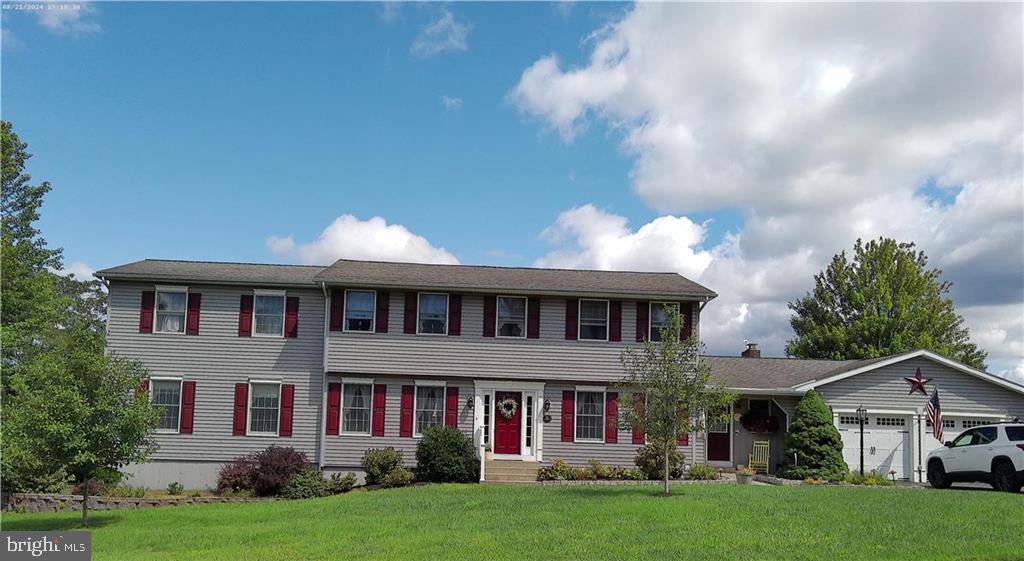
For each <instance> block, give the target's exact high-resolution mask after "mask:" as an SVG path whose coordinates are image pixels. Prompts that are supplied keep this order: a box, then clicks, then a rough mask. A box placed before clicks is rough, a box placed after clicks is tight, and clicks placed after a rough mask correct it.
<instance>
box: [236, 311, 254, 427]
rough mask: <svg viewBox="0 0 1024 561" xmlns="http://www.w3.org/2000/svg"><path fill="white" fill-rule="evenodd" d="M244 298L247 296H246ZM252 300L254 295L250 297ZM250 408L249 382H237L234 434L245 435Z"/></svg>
mask: <svg viewBox="0 0 1024 561" xmlns="http://www.w3.org/2000/svg"><path fill="white" fill-rule="evenodd" d="M242 298H245V297H244V296H243V297H242ZM249 299H250V301H251V300H252V296H250V297H249ZM248 408H249V384H235V416H234V425H233V426H232V429H231V434H232V435H233V436H245V415H246V410H247V409H248Z"/></svg>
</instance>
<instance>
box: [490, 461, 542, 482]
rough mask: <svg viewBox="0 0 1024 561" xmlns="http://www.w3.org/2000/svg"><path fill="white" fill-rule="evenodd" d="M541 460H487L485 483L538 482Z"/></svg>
mask: <svg viewBox="0 0 1024 561" xmlns="http://www.w3.org/2000/svg"><path fill="white" fill-rule="evenodd" d="M538 469H540V462H521V461H519V460H485V461H484V483H495V484H502V485H505V484H510V483H515V484H524V483H536V482H537V470H538Z"/></svg>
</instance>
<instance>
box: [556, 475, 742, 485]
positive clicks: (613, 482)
mask: <svg viewBox="0 0 1024 561" xmlns="http://www.w3.org/2000/svg"><path fill="white" fill-rule="evenodd" d="M730 475H731V474H728V473H726V474H722V479H672V480H669V484H670V485H721V484H735V483H736V477H735V476H733V477H730ZM538 483H540V484H541V485H544V486H551V487H557V486H560V485H664V484H665V482H664V481H662V480H660V479H658V480H656V481H655V480H634V479H582V480H578V481H563V480H557V481H556V480H551V481H538Z"/></svg>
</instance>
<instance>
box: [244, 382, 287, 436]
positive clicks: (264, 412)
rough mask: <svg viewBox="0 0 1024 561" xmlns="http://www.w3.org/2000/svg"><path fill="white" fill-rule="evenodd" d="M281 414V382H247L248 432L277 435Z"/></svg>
mask: <svg viewBox="0 0 1024 561" xmlns="http://www.w3.org/2000/svg"><path fill="white" fill-rule="evenodd" d="M280 416H281V384H279V383H276V382H251V383H250V384H249V434H256V435H261V434H262V435H274V436H277V428H278V427H277V422H278V419H280Z"/></svg>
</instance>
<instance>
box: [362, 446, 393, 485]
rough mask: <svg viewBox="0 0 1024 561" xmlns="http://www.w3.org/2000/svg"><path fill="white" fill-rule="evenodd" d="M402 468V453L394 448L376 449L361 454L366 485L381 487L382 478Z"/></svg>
mask: <svg viewBox="0 0 1024 561" xmlns="http://www.w3.org/2000/svg"><path fill="white" fill-rule="evenodd" d="M400 467H402V453H401V452H399V451H398V450H395V449H394V448H391V447H387V448H377V449H373V450H367V451H366V453H365V454H363V470H364V471H365V472H366V484H367V485H381V484H383V482H384V477H385V476H387V475H388V474H389V473H391V472H392V471H394V470H396V469H398V468H400Z"/></svg>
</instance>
